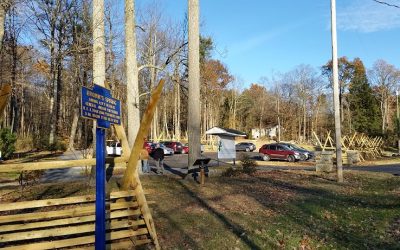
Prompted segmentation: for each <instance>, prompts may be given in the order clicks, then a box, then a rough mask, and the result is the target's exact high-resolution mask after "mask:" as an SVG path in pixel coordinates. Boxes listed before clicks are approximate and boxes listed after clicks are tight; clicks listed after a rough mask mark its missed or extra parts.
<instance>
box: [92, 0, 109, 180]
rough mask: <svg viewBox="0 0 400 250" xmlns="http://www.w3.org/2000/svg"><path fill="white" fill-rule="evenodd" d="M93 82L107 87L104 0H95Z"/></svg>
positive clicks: (93, 143) (94, 139)
mask: <svg viewBox="0 0 400 250" xmlns="http://www.w3.org/2000/svg"><path fill="white" fill-rule="evenodd" d="M92 4H93V17H92V18H93V19H92V29H93V83H94V84H97V85H99V86H102V87H105V81H106V52H105V35H104V0H93V3H92ZM96 126H97V124H96V121H93V128H92V134H93V142H92V147H93V155H92V157H93V156H95V155H96V153H95V148H96ZM95 172H96V167H95V166H92V168H91V174H90V184H91V185H93V184H94V183H93V180H94V177H95Z"/></svg>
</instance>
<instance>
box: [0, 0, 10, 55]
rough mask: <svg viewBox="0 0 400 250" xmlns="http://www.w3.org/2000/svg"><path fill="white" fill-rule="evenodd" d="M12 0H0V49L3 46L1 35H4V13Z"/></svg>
mask: <svg viewBox="0 0 400 250" xmlns="http://www.w3.org/2000/svg"><path fill="white" fill-rule="evenodd" d="M11 3H12V0H2V1H1V3H0V51H1V48H2V47H3V36H4V24H5V20H6V14H7V11H8V9H9V8H10V6H11Z"/></svg>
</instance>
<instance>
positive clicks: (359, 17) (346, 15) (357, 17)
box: [337, 0, 400, 33]
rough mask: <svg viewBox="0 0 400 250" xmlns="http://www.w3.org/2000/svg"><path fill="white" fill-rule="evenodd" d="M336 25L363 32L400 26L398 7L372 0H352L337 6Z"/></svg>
mask: <svg viewBox="0 0 400 250" xmlns="http://www.w3.org/2000/svg"><path fill="white" fill-rule="evenodd" d="M346 2H347V1H346ZM389 2H390V1H389ZM347 3H348V2H347ZM337 25H338V28H339V29H341V30H354V31H359V32H364V33H370V32H376V31H382V30H390V29H396V28H400V9H398V8H394V7H389V6H385V5H382V4H378V3H376V2H374V1H366V0H356V1H352V2H351V4H349V5H347V6H343V7H338V10H337Z"/></svg>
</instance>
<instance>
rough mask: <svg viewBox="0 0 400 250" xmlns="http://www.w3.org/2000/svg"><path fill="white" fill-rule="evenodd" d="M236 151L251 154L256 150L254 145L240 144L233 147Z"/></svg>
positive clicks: (248, 143) (249, 143)
mask: <svg viewBox="0 0 400 250" xmlns="http://www.w3.org/2000/svg"><path fill="white" fill-rule="evenodd" d="M235 149H236V151H246V152H253V151H254V150H256V145H254V143H251V142H240V143H238V144H236V145H235Z"/></svg>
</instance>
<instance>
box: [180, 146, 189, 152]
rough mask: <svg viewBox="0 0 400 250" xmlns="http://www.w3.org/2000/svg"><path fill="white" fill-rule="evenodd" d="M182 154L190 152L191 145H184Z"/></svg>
mask: <svg viewBox="0 0 400 250" xmlns="http://www.w3.org/2000/svg"><path fill="white" fill-rule="evenodd" d="M182 154H189V145H187V144H184V145H183V147H182Z"/></svg>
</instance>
